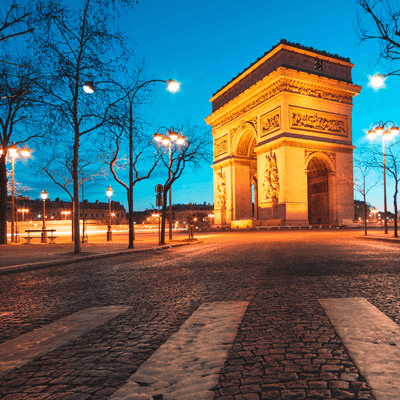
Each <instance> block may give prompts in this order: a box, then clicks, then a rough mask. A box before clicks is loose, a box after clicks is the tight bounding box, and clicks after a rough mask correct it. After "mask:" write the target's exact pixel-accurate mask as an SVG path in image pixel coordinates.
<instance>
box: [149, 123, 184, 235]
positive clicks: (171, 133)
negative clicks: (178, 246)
mask: <svg viewBox="0 0 400 400" xmlns="http://www.w3.org/2000/svg"><path fill="white" fill-rule="evenodd" d="M160 129H165V130H166V132H165V134H164V135H163V134H162V133H161V132H160ZM160 129H159V130H158V131H157V133H155V134H154V135H153V138H154V140H155V141H156V142H157V143H162V144H163V145H164V146H168V154H169V158H168V160H169V162H168V182H170V181H171V167H172V158H171V154H172V145H173V143H174V142H175V143H176V144H177V145H178V146H182V145H183V144H185V138H184V137H183V136H182V135H181V134H180V133H178V132H177V131H176V130H175V129H174V128H172V127H171V128H169V129H168V128H165V127H161V128H160ZM163 214H165V212H163ZM164 219H165V215H164ZM169 240H172V184H171V186H170V188H169Z"/></svg>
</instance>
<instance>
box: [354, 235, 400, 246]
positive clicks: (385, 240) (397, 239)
mask: <svg viewBox="0 0 400 400" xmlns="http://www.w3.org/2000/svg"><path fill="white" fill-rule="evenodd" d="M356 238H357V239H364V240H377V241H380V242H390V243H399V244H400V238H394V237H393V238H392V237H388V238H384V237H376V236H375V237H374V236H356Z"/></svg>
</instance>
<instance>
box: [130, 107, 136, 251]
mask: <svg viewBox="0 0 400 400" xmlns="http://www.w3.org/2000/svg"><path fill="white" fill-rule="evenodd" d="M128 214H129V221H128V225H129V227H128V229H129V244H128V249H133V247H134V246H133V241H134V240H135V231H134V229H135V227H134V223H133V99H130V103H129V183H128Z"/></svg>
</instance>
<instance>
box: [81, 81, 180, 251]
mask: <svg viewBox="0 0 400 400" xmlns="http://www.w3.org/2000/svg"><path fill="white" fill-rule="evenodd" d="M155 82H161V83H164V84H165V85H166V87H167V90H168V91H169V92H170V93H176V92H177V91H179V89H180V83H179V82H178V81H176V80H175V79H168V80H163V79H151V80H149V81H145V82H142V83H141V84H140V85H138V86H137V87H135V88H134V89H133V90H129V89H127V88H126V87H124V86H122V85H120V84H118V83H116V82H112V84H113V85H116V86H118V87H119V88H120V89H121V90H122V91H124V92H125V98H126V99H127V100H128V102H129V185H128V227H129V244H128V248H130V249H133V247H134V245H133V242H134V239H135V232H134V223H133V131H134V118H133V117H134V115H133V111H134V110H133V109H134V104H133V101H134V99H135V96H136V94H137V92H138V91H139V90H140V89H142V88H143V87H145V86H147V85H149V84H151V83H155ZM83 90H84V91H85V92H86V93H88V94H92V93H94V91H95V90H96V86H95V85H94V83H93V82H91V81H88V82H85V84H84V85H83Z"/></svg>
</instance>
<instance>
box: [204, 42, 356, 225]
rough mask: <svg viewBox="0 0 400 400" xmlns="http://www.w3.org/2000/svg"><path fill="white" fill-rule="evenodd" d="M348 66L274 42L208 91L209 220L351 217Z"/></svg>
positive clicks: (312, 221)
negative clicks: (211, 179)
mask: <svg viewBox="0 0 400 400" xmlns="http://www.w3.org/2000/svg"><path fill="white" fill-rule="evenodd" d="M352 67H353V64H351V63H350V60H348V59H345V58H342V57H339V56H337V55H329V54H327V53H326V52H320V51H316V50H314V49H311V48H305V47H302V46H299V45H293V44H290V43H288V42H286V41H281V42H280V43H279V44H278V45H277V46H275V47H274V48H272V49H271V50H270V51H269V52H267V53H265V54H264V56H262V57H260V58H259V59H258V60H257V61H256V62H255V63H253V64H252V65H250V66H249V67H248V68H247V69H245V70H244V71H243V72H241V73H240V74H239V75H238V76H237V77H236V78H234V79H233V80H232V81H230V82H229V83H228V84H226V85H225V86H224V87H222V88H221V89H220V90H219V91H218V92H216V93H215V94H214V95H213V97H212V98H211V100H210V101H211V103H212V114H211V115H209V116H208V117H207V118H206V122H207V123H208V124H209V125H211V126H212V134H213V149H214V163H213V166H212V167H213V170H214V215H215V217H214V222H215V225H217V226H231V227H233V228H235V227H238V228H247V227H252V226H267V225H296V226H299V225H300V226H304V225H321V224H329V225H344V224H349V223H351V221H352V220H353V218H354V197H353V149H354V147H353V145H352V120H351V117H352V103H353V97H354V96H355V95H357V94H358V93H360V90H361V87H360V86H357V85H355V84H353V83H352V79H351V69H352Z"/></svg>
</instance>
